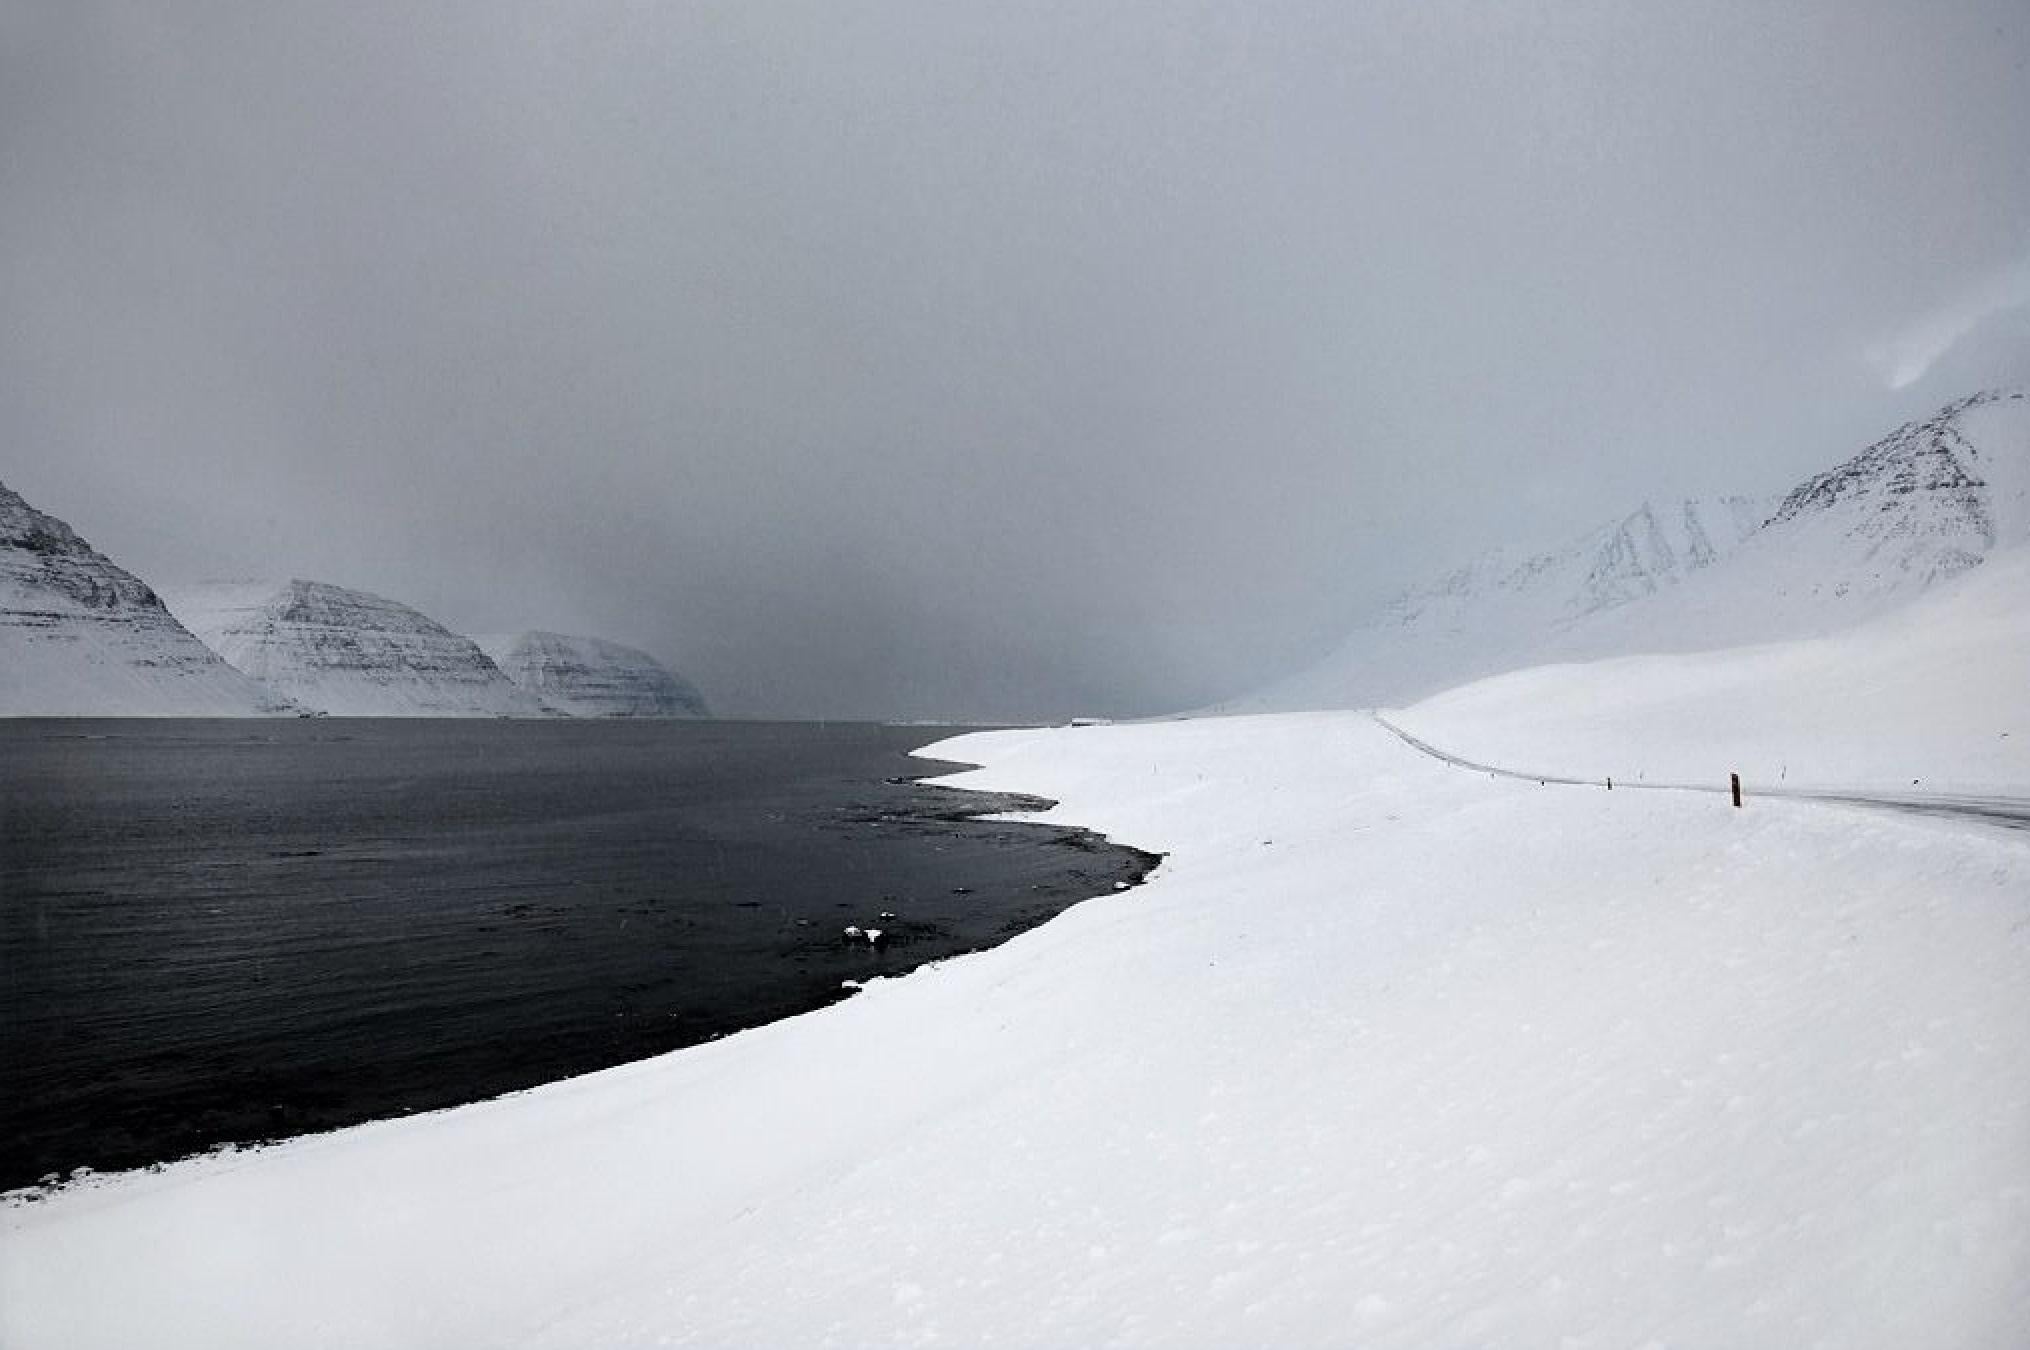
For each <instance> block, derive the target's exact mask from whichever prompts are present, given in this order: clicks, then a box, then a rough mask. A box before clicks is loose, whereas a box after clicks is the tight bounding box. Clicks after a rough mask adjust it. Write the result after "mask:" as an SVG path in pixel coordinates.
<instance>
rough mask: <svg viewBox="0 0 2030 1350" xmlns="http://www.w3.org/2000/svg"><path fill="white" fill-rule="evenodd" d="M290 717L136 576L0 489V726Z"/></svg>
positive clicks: (284, 705) (274, 698) (4, 488)
mask: <svg viewBox="0 0 2030 1350" xmlns="http://www.w3.org/2000/svg"><path fill="white" fill-rule="evenodd" d="M288 711H291V709H290V706H289V704H288V702H287V700H285V699H282V698H279V697H277V696H276V695H275V694H274V693H273V692H272V691H271V690H269V689H266V688H263V687H262V686H261V685H259V684H257V683H256V682H255V681H253V680H251V679H249V678H247V677H246V676H245V675H243V674H241V673H240V672H239V671H237V670H234V669H233V668H232V667H231V666H229V665H227V664H226V663H225V662H223V661H221V660H219V658H218V657H217V656H216V655H214V654H213V653H212V652H211V650H210V649H208V648H207V647H206V646H205V645H204V644H203V643H201V642H199V641H198V640H197V639H196V638H195V637H193V636H191V634H190V633H189V632H188V631H186V630H185V629H184V627H183V625H182V624H180V623H178V622H177V621H176V620H175V619H174V618H172V617H171V616H170V614H169V611H168V610H166V609H164V608H163V606H162V602H161V601H160V600H158V599H157V598H156V596H155V593H154V592H153V591H152V590H150V589H149V588H148V587H147V586H146V585H145V584H143V583H142V581H141V580H140V579H139V578H138V577H136V576H134V575H133V574H132V573H131V572H128V571H126V570H124V569H122V568H120V567H118V566H115V565H114V564H113V563H112V562H111V561H110V560H108V559H107V558H106V557H105V556H104V555H103V554H101V553H99V552H98V551H97V550H96V549H94V548H92V546H91V545H90V544H88V543H86V542H85V541H84V540H83V539H81V538H79V537H78V535H77V532H76V531H74V530H73V529H71V527H70V526H68V525H66V524H65V523H64V522H62V521H61V520H58V519H57V518H56V517H54V516H51V515H46V514H44V513H43V512H41V511H38V510H36V509H35V508H34V507H32V506H30V505H29V504H28V503H27V502H25V501H23V500H22V498H21V496H20V494H18V493H16V492H14V491H12V490H11V489H9V488H8V487H7V486H6V485H5V484H4V483H0V716H5V717H35V716H57V717H70V716H146V717H179V716H198V717H238V716H247V715H252V714H271V713H280V712H288Z"/></svg>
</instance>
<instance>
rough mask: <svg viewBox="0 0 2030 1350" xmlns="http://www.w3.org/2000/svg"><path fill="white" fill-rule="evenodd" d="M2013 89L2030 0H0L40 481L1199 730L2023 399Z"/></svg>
mask: <svg viewBox="0 0 2030 1350" xmlns="http://www.w3.org/2000/svg"><path fill="white" fill-rule="evenodd" d="M2026 59H2030V11H2026V10H2025V8H2024V7H2023V6H2022V5H2021V4H2020V3H2019V2H2018V0H1954V2H1953V3H1943V4H1941V3H1931V2H1930V0H1862V2H1861V3H1853V2H1852V0H1807V2H1806V3H1799V4H1791V5H1784V6H1780V7H1774V8H1772V7H1771V6H1768V5H1763V4H1751V3H1713V4H1702V5H1696V6H1682V5H1662V4H1638V5H1560V6H1551V7H1541V6H1485V5H1477V4H1473V5H1469V4H1464V3H1451V2H1450V0H1442V2H1440V3H1429V2H1428V0H1416V2H1415V3H1411V2H1410V0H1401V2H1399V3H1397V2H1391V3H1381V4H1371V5H1366V4H1364V5H1359V6H1346V5H1340V4H1327V3H1322V2H1317V0H1290V2H1289V3H1276V4H1268V5H1247V6H1241V5H1215V4H1184V5H1179V4H1172V3H1164V4H1156V3H1148V2H1145V0H1129V2H1128V3H1121V4H1109V5H1104V6H1088V5H1064V4H1055V3H1046V4H1018V5H992V6H987V5H970V4H951V3H945V2H943V0H935V2H934V0H868V2H867V3H861V4H854V5H836V4H830V3H821V2H820V0H785V3H780V4H770V5H763V6H757V5H753V4H747V3H733V2H732V0H723V2H715V0H708V2H706V3H698V4H687V5H681V6H668V5H661V6H644V5H633V4H624V3H619V0H594V2H593V3H586V4H574V5H570V6H561V7H560V6H555V5H547V4H537V3H522V2H519V0H515V2H511V3H505V4H502V3H492V2H491V0H489V3H484V4H482V3H477V0H454V2H453V3H446V4H439V5H431V6H425V7H418V6H414V5H409V4H397V3H392V2H388V0H371V2H369V3H363V4H356V5H346V6H340V7H315V8H312V7H304V6H291V5H283V6H276V5H263V4H255V3H237V2H235V3H196V2H195V0H174V2H173V3H167V4H122V3H97V2H94V0H80V2H79V3H67V4H56V5H13V6H7V7H5V8H4V9H0V241H4V245H0V308H4V310H5V312H6V313H7V314H8V316H9V322H8V323H6V324H4V325H0V365H4V368H5V369H7V370H8V371H10V372H12V378H9V379H7V380H5V381H0V444H4V446H5V447H6V449H5V451H4V463H0V473H4V477H5V481H7V482H8V483H9V484H10V485H12V486H14V487H16V488H18V489H19V490H21V491H22V492H23V493H24V494H26V495H27V496H28V497H29V498H30V500H32V501H34V502H36V504H38V505H40V506H42V507H44V508H45V509H47V510H49V511H51V512H52V513H54V514H56V515H58V516H60V517H62V518H64V519H66V520H69V521H71V522H72V523H73V524H75V525H77V526H78V527H79V529H80V530H82V531H83V532H84V533H85V534H86V535H87V537H89V538H90V539H91V540H92V541H93V542H94V543H95V544H97V545H99V546H100V547H101V548H103V549H105V550H106V551H107V552H108V553H109V554H111V556H113V558H114V559H115V560H116V561H119V562H121V563H123V564H124V565H126V566H129V567H130V568H132V569H134V570H135V571H137V572H139V573H140V574H141V575H142V576H143V577H145V578H148V579H150V580H151V581H156V582H160V583H164V584H168V583H172V582H177V581H189V580H199V579H204V578H216V577H274V578H283V577H298V576H300V577H306V578H311V579H316V580H324V581H331V582H335V583H338V584H341V585H346V586H354V587H360V588H364V589H368V590H373V591H378V592H381V593H384V594H387V595H390V596H393V597H395V598H398V599H401V600H403V601H406V602H408V603H411V604H414V605H416V606H418V607H420V608H421V609H423V610H424V611H425V612H427V613H429V614H431V615H432V616H433V617H435V618H437V619H439V620H441V621H443V622H445V623H447V624H449V625H451V626H453V627H454V628H458V629H460V630H462V631H467V632H474V631H478V632H496V631H514V630H517V629H523V628H532V627H534V628H547V629H553V630H558V631H563V632H583V633H591V634H597V635H600V636H604V637H608V638H611V639H614V640H618V641H622V642H626V643H630V644H632V645H635V646H639V647H642V648H645V649H647V650H649V651H651V652H653V653H655V654H656V655H657V656H658V657H660V658H662V659H664V660H665V661H667V662H668V663H669V664H670V665H671V666H673V667H674V668H675V669H677V670H679V671H682V672H684V673H685V674H687V675H689V676H690V677H692V678H693V679H694V680H695V681H696V682H697V683H698V684H699V685H700V686H701V688H702V689H703V692H704V693H705V695H706V697H707V698H708V699H709V700H710V701H711V703H712V704H713V706H714V707H716V708H719V709H721V710H724V711H728V712H732V713H736V714H745V715H753V714H772V715H788V716H813V715H816V716H956V717H970V718H981V719H989V718H1013V717H1035V716H1061V715H1064V714H1067V713H1075V712H1084V713H1113V714H1118V713H1131V712H1153V711H1161V710H1165V709H1172V708H1177V707H1184V706H1191V705H1194V704H1201V703H1206V702H1211V701H1213V700H1216V699H1219V698H1223V697H1225V696H1227V695H1230V694H1233V693H1235V692H1237V691H1239V690H1242V689H1245V688H1247V687H1250V686H1252V685H1255V684H1258V683H1261V682H1264V681H1266V680H1269V679H1273V678H1274V677H1276V676H1278V675H1281V674H1283V673H1285V672H1287V671H1289V670H1290V669H1292V668H1294V667H1296V666H1299V665H1301V664H1303V663H1304V662H1305V661H1306V660H1307V659H1309V658H1310V657H1312V656H1314V655H1316V654H1318V653H1319V652H1321V651H1323V650H1324V649H1325V648H1327V647H1329V646H1330V645H1332V642H1333V640H1334V638H1335V637H1336V636H1337V635H1338V634H1339V633H1340V632H1342V631H1343V630H1344V629H1345V628H1346V627H1347V626H1348V625H1349V623H1350V622H1351V621H1352V619H1353V618H1354V617H1355V616H1357V615H1358V614H1360V613H1361V612H1362V611H1363V610H1364V609H1365V608H1366V607H1368V606H1369V605H1371V604H1372V603H1374V602H1375V601H1376V600H1378V599H1380V598H1383V597H1385V596H1386V595H1388V594H1389V593H1391V592H1392V591H1393V590H1395V589H1396V588H1398V587H1400V586H1402V585H1404V584H1406V583H1409V582H1412V581H1415V580H1419V579H1421V578H1422V577H1423V576H1424V575H1425V574H1426V573H1429V572H1431V571H1433V570H1438V569H1442V568H1444V567H1447V566H1449V565H1451V564H1452V563H1453V562H1455V561H1457V560H1459V559H1460V558H1461V557H1462V556H1470V555H1471V554H1473V553H1475V552H1478V551H1479V550H1480V549H1481V548H1483V547H1485V546H1487V545H1489V544H1493V543H1524V544H1528V543H1541V542H1547V541H1550V540H1554V539H1556V538H1557V537H1559V536H1561V535H1563V534H1565V533H1568V532H1572V531H1577V530H1579V529H1583V528H1586V527H1588V526H1590V525H1592V524H1594V523H1595V522H1596V521H1599V520H1601V519H1605V518H1607V517H1609V516H1613V515H1616V514H1619V513H1621V512H1625V511H1628V510H1630V509H1633V508H1634V507H1635V506H1636V505H1638V504H1639V503H1640V502H1641V501H1643V500H1644V499H1645V498H1649V497H1660V498H1661V497H1670V496H1675V495H1690V494H1712V493H1719V492H1751V493H1755V492H1770V491H1776V490H1780V489H1781V488H1783V487H1784V486H1786V485H1788V484H1789V483H1790V482H1792V481H1795V480H1796V479H1797V478H1799V477H1801V476H1803V475H1804V474H1806V473H1809V472H1811V471H1814V470H1816V469H1818V468H1821V467H1823V466H1825V465H1827V464H1829V463H1831V462H1834V461H1835V460H1837V459H1839V458H1840V457H1842V456H1844V455H1846V454H1850V453H1852V452H1853V451H1854V450H1855V449H1857V448H1858V447H1859V446H1861V445H1863V444H1865V443H1867V442H1868V441H1870V440H1872V439H1873V438H1874V437H1876V436H1878V435H1880V434H1881V433H1882V432H1883V431H1885V430H1886V429H1888V427H1890V426H1892V425H1894V424H1895V423H1896V422H1898V421H1900V420H1903V419H1904V418H1907V417H1910V416H1914V415H1918V414H1921V413H1923V412H1926V411H1929V410H1930V409H1931V408H1933V407H1935V406H1937V405H1938V404H1939V403H1941V402H1943V401H1945V400H1946V399H1948V398H1950V397H1954V396H1957V395H1958V394H1961V393H1964V392H1967V389H1968V387H1969V385H1968V384H1967V383H1966V382H1967V381H1973V382H1976V383H1993V382H1996V381H1997V380H2017V381H2021V380H2025V379H2030V336H2026V333H2025V329H2024V325H2023V317H2022V316H2023V313H2024V310H2023V300H2024V296H2023V295H2022V293H2021V288H2020V286H2016V285H2015V282H2014V281H2012V280H2011V279H2012V278H2015V279H2020V278H2021V276H2022V275H2023V272H2022V268H2023V267H2024V265H2025V259H2026V258H2030V233H2026V227H2025V222H2026V221H2030V77H2026ZM2012 287H2014V289H2012Z"/></svg>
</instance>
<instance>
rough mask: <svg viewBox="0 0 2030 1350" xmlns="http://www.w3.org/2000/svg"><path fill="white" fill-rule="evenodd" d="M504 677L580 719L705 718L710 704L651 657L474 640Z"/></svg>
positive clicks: (511, 636)
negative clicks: (706, 703) (706, 707)
mask: <svg viewBox="0 0 2030 1350" xmlns="http://www.w3.org/2000/svg"><path fill="white" fill-rule="evenodd" d="M473 641H474V642H476V643H478V644H479V647H480V650H481V651H484V652H485V653H486V654H487V656H489V657H490V658H492V660H493V663H494V664H495V665H497V666H499V667H500V669H501V672H502V673H503V674H505V675H506V676H507V677H508V678H509V679H510V680H513V681H514V682H515V683H516V684H517V685H519V686H520V687H521V688H523V689H524V690H526V691H528V692H529V693H530V694H532V695H534V696H535V697H537V698H539V699H541V700H542V701H543V703H544V704H545V705H547V706H548V707H551V708H554V709H556V710H557V711H558V712H565V713H570V714H571V715H572V716H574V717H704V716H707V715H708V714H707V712H706V709H705V700H704V699H703V698H702V697H701V696H700V695H699V693H698V691H697V690H696V689H694V688H692V687H691V685H690V683H689V682H688V681H686V680H684V679H682V678H680V677H679V676H677V675H676V674H674V673H673V672H671V671H670V670H669V669H668V668H667V667H666V666H664V665H663V664H662V663H661V662H659V661H657V660H656V659H655V658H654V657H653V656H650V655H649V654H648V653H647V652H644V651H637V650H636V649H635V648H633V647H624V646H622V645H621V644H620V643H618V642H608V641H606V640H605V639H603V638H593V637H572V636H568V635H566V634H563V633H545V632H528V633H490V634H484V635H481V636H478V637H475V638H474V639H473Z"/></svg>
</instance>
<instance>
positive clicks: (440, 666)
mask: <svg viewBox="0 0 2030 1350" xmlns="http://www.w3.org/2000/svg"><path fill="white" fill-rule="evenodd" d="M166 599H167V602H168V604H169V608H170V610H171V611H172V612H174V613H175V614H176V615H177V617H179V618H180V619H182V620H183V621H184V623H185V624H187V625H188V626H189V627H190V629H191V631H192V632H194V633H196V634H197V635H198V636H199V637H200V638H202V639H203V640H204V641H205V643H206V644H207V645H209V646H210V647H211V648H212V650H214V651H216V652H217V653H218V654H219V655H220V656H222V657H224V658H225V659H226V661H228V662H229V663H231V664H232V665H233V666H234V667H235V668H236V669H238V670H240V671H243V672H245V673H246V674H247V675H249V676H251V677H253V678H255V679H257V680H260V681H262V682H263V683H264V684H267V685H268V686H269V687H271V688H274V689H276V690H279V691H281V692H284V693H286V694H288V695H289V696H290V697H291V698H293V699H295V700H296V701H297V702H299V703H301V704H303V705H304V706H305V707H307V708H313V709H316V710H317V711H320V712H327V713H335V714H338V715H340V716H347V717H487V716H496V717H534V716H541V715H542V714H543V713H544V712H545V709H544V707H543V705H542V704H541V702H540V701H538V700H537V699H536V698H535V697H534V696H533V695H531V694H529V693H527V692H526V691H524V690H522V689H519V688H517V687H516V686H515V685H514V684H513V682H511V681H510V680H509V679H508V678H507V676H505V675H503V674H502V673H501V671H500V669H499V668H498V667H497V666H495V665H494V664H493V662H492V661H491V660H489V659H488V658H487V656H486V653H484V652H482V651H481V650H480V649H479V647H478V645H477V644H475V643H474V642H473V641H472V640H471V639H470V638H465V637H461V636H459V635H458V634H457V633H454V632H452V631H451V630H450V629H448V628H446V627H444V626H443V625H442V624H440V623H438V622H436V621H435V620H434V619H431V618H430V617H429V616H427V615H425V614H422V613H420V612H419V611H417V610H414V609H411V608H410V607H409V606H407V605H404V604H401V603H400V602H398V601H395V600H389V599H387V598H385V597H383V596H378V595H373V594H370V593H368V592H366V591H354V590H347V589H346V588H344V587H342V586H333V585H329V584H327V583H324V582H317V581H283V582H224V583H211V584H206V585H200V586H193V587H189V588H184V589H177V590H172V591H170V592H169V594H168V595H167V597H166Z"/></svg>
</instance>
